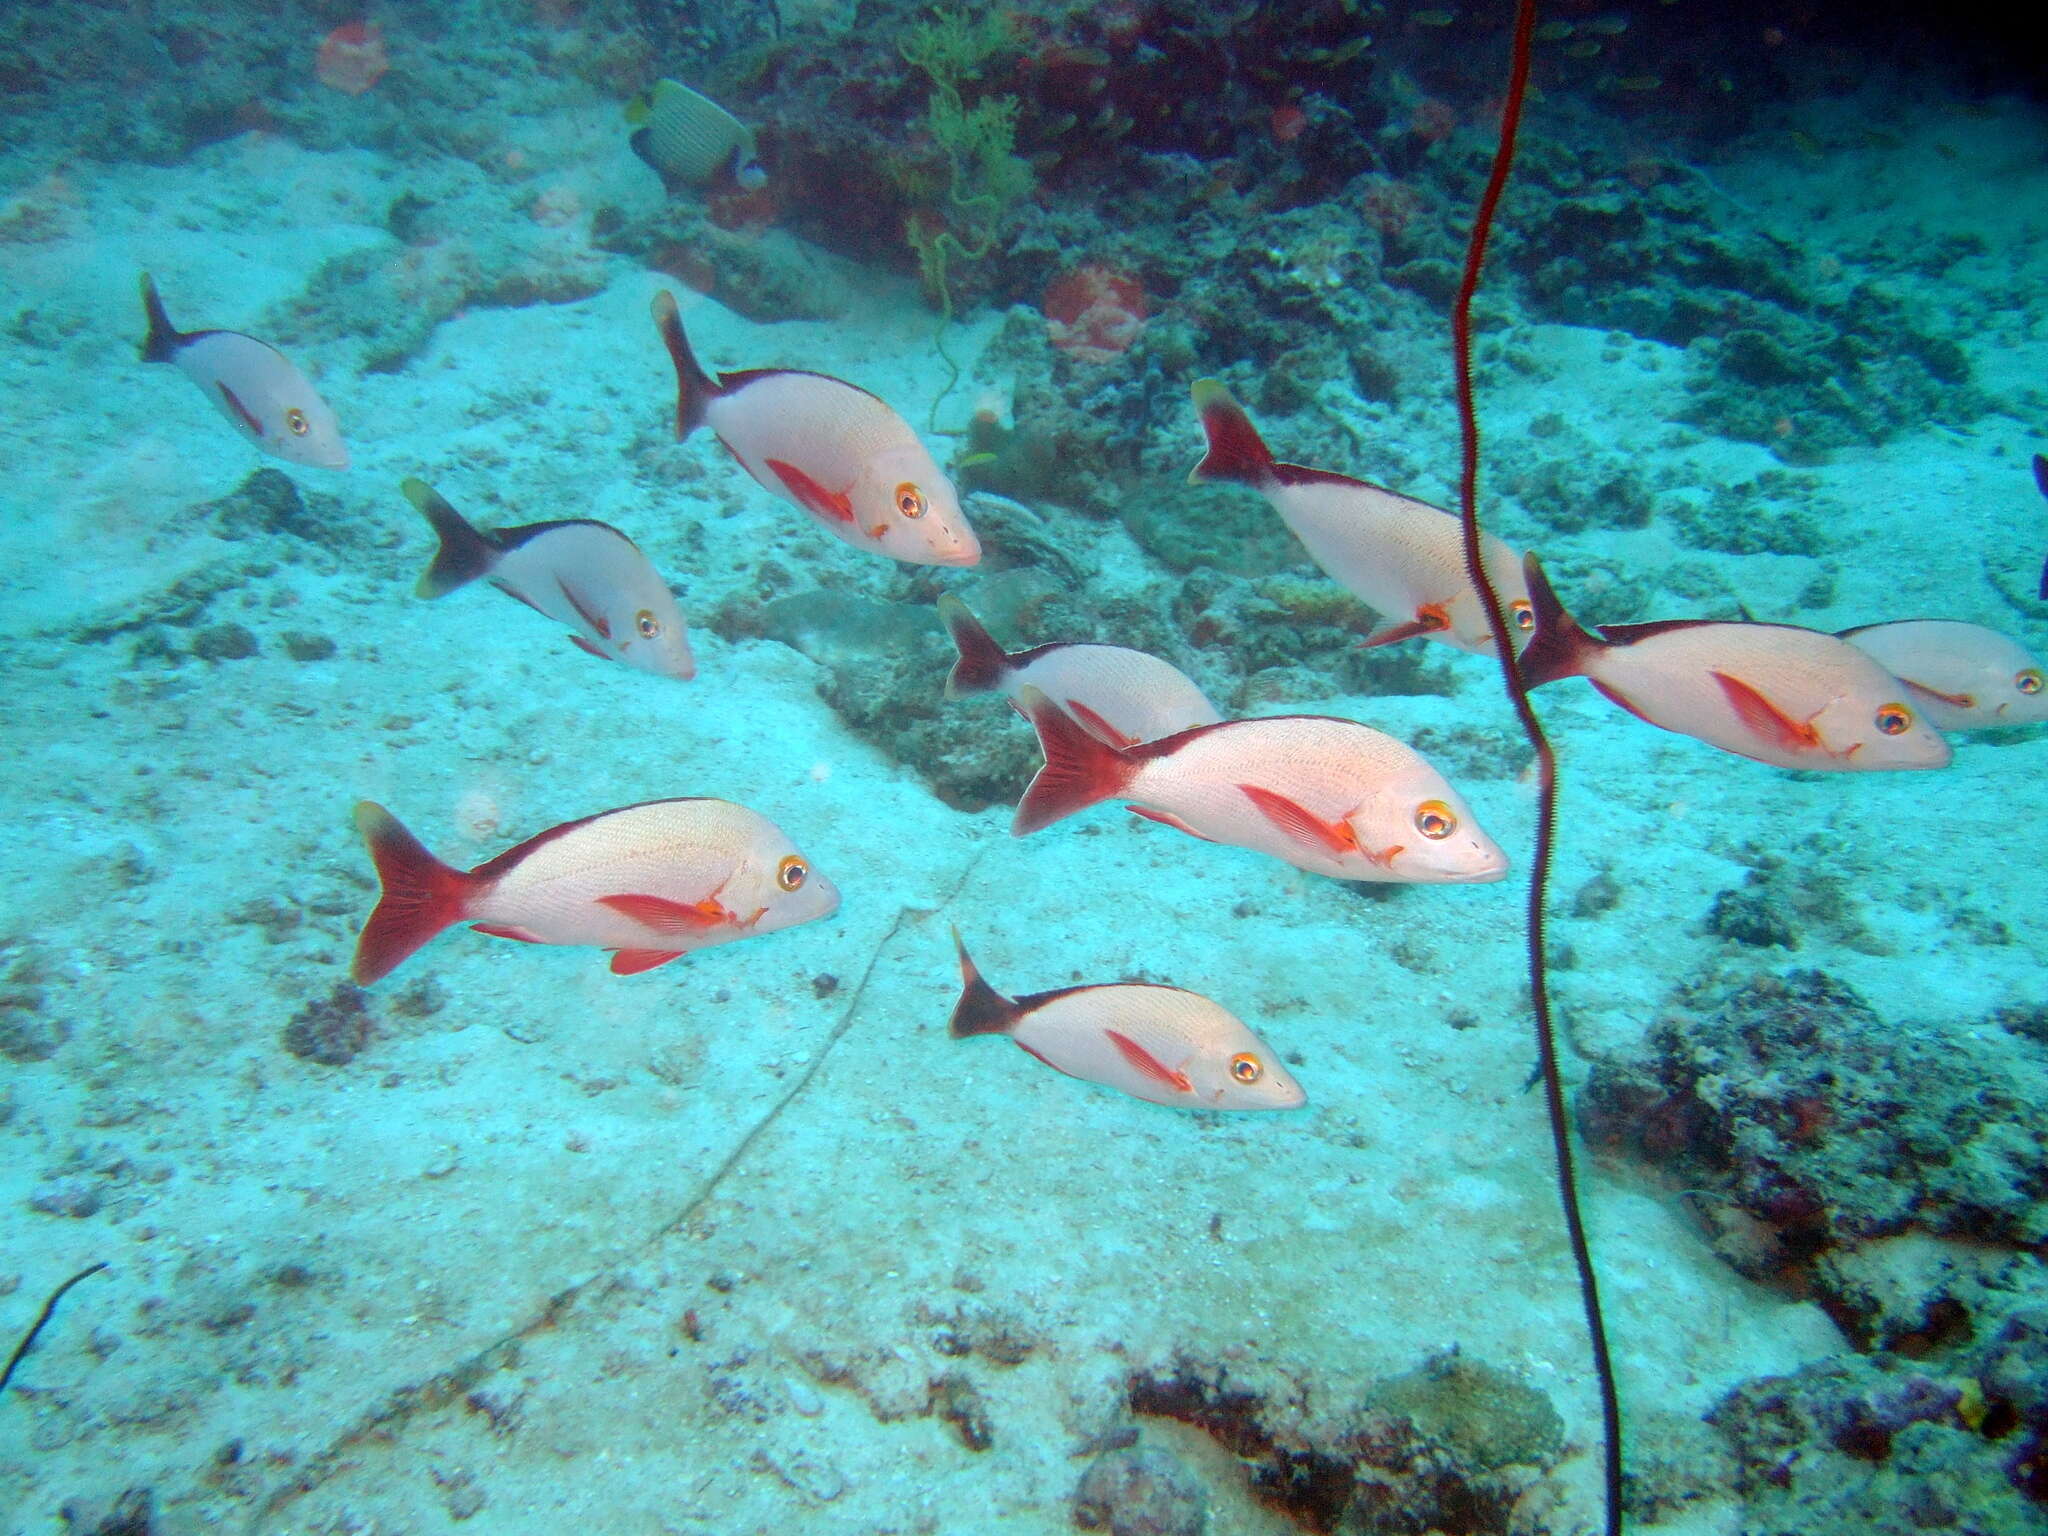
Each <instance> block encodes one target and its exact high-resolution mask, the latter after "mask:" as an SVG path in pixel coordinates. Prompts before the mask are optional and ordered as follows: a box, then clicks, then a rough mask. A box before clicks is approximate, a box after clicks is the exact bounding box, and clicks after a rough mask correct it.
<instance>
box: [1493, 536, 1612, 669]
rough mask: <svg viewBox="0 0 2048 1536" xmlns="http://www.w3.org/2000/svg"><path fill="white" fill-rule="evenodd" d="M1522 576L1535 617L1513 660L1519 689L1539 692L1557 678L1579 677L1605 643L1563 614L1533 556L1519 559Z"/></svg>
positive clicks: (1548, 582)
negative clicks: (1533, 689)
mask: <svg viewBox="0 0 2048 1536" xmlns="http://www.w3.org/2000/svg"><path fill="white" fill-rule="evenodd" d="M1522 572H1523V574H1524V575H1525V576H1526V577H1527V578H1528V581H1529V606H1530V608H1531V610H1532V611H1533V612H1534V614H1535V617H1536V628H1535V630H1534V631H1533V632H1532V633H1531V634H1530V636H1529V643H1528V645H1527V646H1525V647H1524V648H1523V650H1522V654H1521V655H1520V656H1518V657H1516V658H1515V667H1516V669H1517V670H1518V671H1519V672H1520V673H1521V674H1522V686H1523V687H1525V688H1541V687H1542V686H1543V685H1544V684H1545V683H1554V682H1556V681H1557V680H1558V679H1559V678H1561V677H1579V676H1583V675H1584V673H1585V670H1586V663H1587V660H1588V659H1589V658H1590V657H1591V656H1593V654H1594V653H1595V652H1597V651H1598V650H1599V649H1600V648H1601V647H1602V646H1603V645H1605V644H1606V643H1607V642H1606V641H1604V640H1601V639H1600V638H1598V637H1597V636H1595V635H1592V634H1589V633H1588V632H1587V631H1586V630H1585V629H1584V628H1583V627H1581V625H1580V624H1579V621H1578V620H1577V619H1575V618H1573V617H1572V616H1571V615H1570V614H1569V613H1567V612H1566V611H1565V606H1564V604H1563V603H1561V602H1559V601H1558V598H1557V593H1556V591H1555V590H1553V589H1552V587H1551V585H1550V578H1549V577H1548V576H1546V575H1544V574H1543V562H1542V561H1541V560H1538V559H1537V558H1536V556H1535V555H1534V554H1528V555H1524V556H1523V557H1522Z"/></svg>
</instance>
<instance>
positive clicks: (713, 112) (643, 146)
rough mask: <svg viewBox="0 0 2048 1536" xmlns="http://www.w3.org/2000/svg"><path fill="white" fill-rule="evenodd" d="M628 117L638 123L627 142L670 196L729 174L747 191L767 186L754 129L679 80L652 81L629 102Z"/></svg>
mask: <svg viewBox="0 0 2048 1536" xmlns="http://www.w3.org/2000/svg"><path fill="white" fill-rule="evenodd" d="M626 120H627V121H628V122H629V123H634V124H637V125H638V126H637V127H636V128H635V129H634V132H633V136H632V138H631V140H630V141H629V142H630V143H631V144H632V146H633V153H634V154H636V155H638V156H639V157H640V158H641V159H642V160H644V161H646V162H647V165H648V166H649V168H650V169H652V170H653V171H654V173H655V174H656V175H657V176H659V177H660V178H661V184H662V186H663V187H664V188H666V189H667V191H668V193H669V195H670V196H671V197H673V196H674V195H675V194H676V193H678V192H680V191H683V190H684V189H686V188H703V187H707V186H710V185H711V184H713V183H714V182H716V181H718V180H719V179H720V178H721V177H727V176H729V177H731V179H732V181H733V182H734V184H735V185H737V186H739V187H741V188H742V189H744V190H745V191H748V192H753V191H756V190H758V189H759V188H761V187H764V186H766V185H767V184H768V172H767V171H766V170H765V169H764V168H763V167H762V165H761V161H760V157H759V152H758V151H757V150H756V148H755V146H754V130H753V129H751V128H749V127H748V126H747V125H746V124H745V123H743V122H741V121H740V120H739V119H738V118H736V117H734V116H733V115H732V114H731V113H730V112H728V111H726V110H725V108H723V107H721V106H720V105H719V104H718V103H717V102H715V101H713V100H712V99H711V98H710V97H709V96H706V95H704V94H703V93H702V92H700V91H693V90H691V89H690V88H689V87H688V86H687V85H684V84H682V83H680V82H679V81H675V80H657V81H655V82H654V89H653V90H652V91H650V92H648V93H647V94H646V95H645V96H641V97H637V98H635V99H634V100H633V101H632V102H630V103H629V104H628V105H627V107H626Z"/></svg>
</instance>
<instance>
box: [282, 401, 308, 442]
mask: <svg viewBox="0 0 2048 1536" xmlns="http://www.w3.org/2000/svg"><path fill="white" fill-rule="evenodd" d="M284 424H285V425H286V426H288V427H290V428H291V429H292V436H293V437H304V436H305V435H306V434H307V433H308V432H310V431H312V430H313V423H311V422H310V421H308V420H306V413H305V412H304V411H302V410H300V409H299V408H298V407H297V406H296V405H295V406H293V407H292V408H291V409H290V410H288V411H286V412H285V413H284Z"/></svg>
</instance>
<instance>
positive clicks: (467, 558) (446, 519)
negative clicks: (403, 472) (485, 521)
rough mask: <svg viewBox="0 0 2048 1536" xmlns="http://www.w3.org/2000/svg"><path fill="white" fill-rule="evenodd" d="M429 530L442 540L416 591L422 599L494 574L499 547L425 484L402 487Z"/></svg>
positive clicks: (410, 481) (417, 482) (406, 482)
mask: <svg viewBox="0 0 2048 1536" xmlns="http://www.w3.org/2000/svg"><path fill="white" fill-rule="evenodd" d="M398 488H399V489H400V490H401V491H403V492H405V499H406V500H407V501H409V502H411V503H412V504H413V507H414V508H415V509H416V510H417V511H418V512H419V514H420V516H421V517H424V518H425V519H426V520H427V526H428V527H430V528H432V529H433V530H434V535H435V537H436V538H438V539H440V541H441V547H440V548H439V549H438V550H436V551H435V552H434V560H433V563H432V564H431V565H429V566H428V567H427V569H426V572H425V574H423V575H422V576H421V577H420V580H419V585H418V586H416V587H414V588H413V591H414V593H415V594H416V595H418V596H420V597H429V598H432V597H445V596H446V595H447V594H448V593H450V592H453V591H454V590H455V589H456V588H457V587H463V586H467V585H468V584H469V583H470V582H472V581H475V580H476V579H477V578H478V577H479V576H486V575H489V574H490V570H491V567H492V566H494V565H496V564H497V563H498V555H499V550H498V546H497V545H495V544H493V543H492V542H491V541H490V540H489V539H488V538H486V537H485V536H484V535H483V534H482V533H481V532H479V531H478V530H477V528H476V527H475V525H474V524H472V523H471V522H470V521H469V519H468V518H466V517H464V516H463V515H462V514H461V513H460V512H458V511H456V510H455V509H454V508H453V507H451V506H450V505H449V504H448V502H447V499H446V498H445V497H443V496H442V495H441V494H440V493H439V492H438V491H436V490H435V489H434V488H433V487H432V486H431V485H429V484H427V482H426V481H424V480H415V479H410V478H408V479H406V480H404V481H402V482H400V484H399V487H398Z"/></svg>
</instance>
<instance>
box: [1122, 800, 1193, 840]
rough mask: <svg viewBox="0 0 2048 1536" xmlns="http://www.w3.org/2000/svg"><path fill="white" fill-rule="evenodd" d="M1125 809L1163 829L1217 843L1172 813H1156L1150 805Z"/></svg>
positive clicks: (1128, 806)
mask: <svg viewBox="0 0 2048 1536" xmlns="http://www.w3.org/2000/svg"><path fill="white" fill-rule="evenodd" d="M1124 809H1125V810H1127V811H1129V812H1130V813H1131V814H1132V815H1133V816H1142V817H1144V818H1145V819H1146V820H1147V821H1156V822H1158V823H1159V825H1161V826H1162V827H1172V828H1173V829H1174V830H1175V831H1176V832H1185V833H1187V835H1188V836H1189V837H1199V838H1200V839H1201V840H1202V841H1203V842H1205V843H1213V842H1215V841H1216V839H1215V838H1213V837H1211V836H1209V834H1208V833H1206V832H1197V831H1196V830H1195V829H1194V828H1193V827H1191V826H1189V825H1188V824H1187V823H1186V822H1184V821H1182V820H1181V819H1180V818H1179V817H1178V816H1176V815H1174V814H1173V812H1171V811H1155V810H1153V809H1152V807H1151V806H1149V805H1127V806H1125V807H1124Z"/></svg>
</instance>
